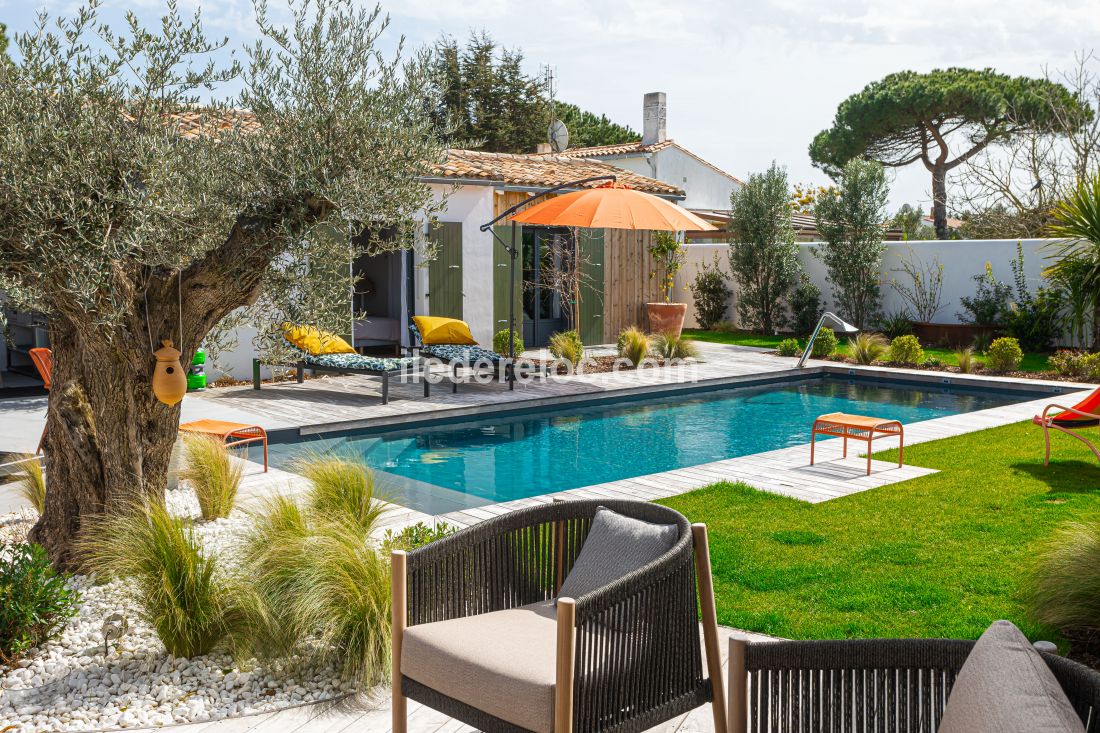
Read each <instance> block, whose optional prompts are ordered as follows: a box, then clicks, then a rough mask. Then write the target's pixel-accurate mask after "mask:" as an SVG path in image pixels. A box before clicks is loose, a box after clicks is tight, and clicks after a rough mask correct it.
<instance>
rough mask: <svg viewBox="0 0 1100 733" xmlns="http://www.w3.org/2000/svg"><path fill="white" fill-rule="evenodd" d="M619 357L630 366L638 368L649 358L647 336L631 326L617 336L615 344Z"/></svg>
mask: <svg viewBox="0 0 1100 733" xmlns="http://www.w3.org/2000/svg"><path fill="white" fill-rule="evenodd" d="M617 346H618V348H619V356H621V357H622V358H624V359H626V360H627V361H628V362H630V364H631V365H632V366H638V365H639V364H641V363H642V360H643V359H645V358H646V357H647V356H649V348H650V343H649V336H648V335H647V334H646V333H645V332H644V331H642V330H641V329H640V328H638V327H637V326H631V327H630V328H627V329H625V330H623V331H622V333H620V334H619V340H618V343H617Z"/></svg>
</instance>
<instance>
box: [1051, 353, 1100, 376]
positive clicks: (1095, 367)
mask: <svg viewBox="0 0 1100 733" xmlns="http://www.w3.org/2000/svg"><path fill="white" fill-rule="evenodd" d="M1050 365H1051V366H1052V367H1053V368H1054V370H1055V371H1056V372H1058V373H1059V374H1063V375H1065V376H1067V377H1073V378H1074V379H1084V380H1087V381H1090V382H1092V381H1100V353H1096V354H1090V353H1088V352H1087V351H1070V350H1068V349H1062V350H1060V351H1056V352H1054V353H1053V354H1052V355H1051V357H1050Z"/></svg>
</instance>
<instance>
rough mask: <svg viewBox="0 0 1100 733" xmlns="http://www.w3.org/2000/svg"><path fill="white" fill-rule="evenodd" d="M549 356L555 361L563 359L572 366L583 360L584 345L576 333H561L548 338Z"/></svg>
mask: <svg viewBox="0 0 1100 733" xmlns="http://www.w3.org/2000/svg"><path fill="white" fill-rule="evenodd" d="M549 346H550V354H551V355H552V356H554V358H556V359H565V360H566V361H568V362H569V363H570V364H572V365H573V366H577V364H580V363H581V359H583V358H584V344H583V343H582V342H581V335H580V334H579V333H577V332H576V331H562V332H560V333H555V334H553V335H552V336H550V344H549Z"/></svg>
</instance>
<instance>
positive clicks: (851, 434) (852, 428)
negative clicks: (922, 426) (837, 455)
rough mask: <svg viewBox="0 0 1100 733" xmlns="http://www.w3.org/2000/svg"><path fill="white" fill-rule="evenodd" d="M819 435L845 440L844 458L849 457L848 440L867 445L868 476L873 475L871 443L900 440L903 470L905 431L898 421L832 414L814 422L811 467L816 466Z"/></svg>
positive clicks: (899, 453)
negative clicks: (816, 445) (816, 448)
mask: <svg viewBox="0 0 1100 733" xmlns="http://www.w3.org/2000/svg"><path fill="white" fill-rule="evenodd" d="M819 435H831V436H832V437H834V438H844V457H845V458H847V457H848V439H849V438H851V439H852V440H862V441H863V442H865V443H867V475H868V476H870V475H871V441H872V440H877V439H878V438H889V437H892V436H895V435H896V436H897V438H898V468H901V458H902V451H903V450H905V429H904V428H903V427H902V426H901V423H900V422H898V421H897V420H883V419H882V418H880V417H867V416H866V415H848V414H845V413H843V412H831V413H829V414H828V415H822V416H821V417H819V418H817V419H816V420H814V427H813V430H812V431H811V432H810V465H811V466H812V465H814V443H815V442H816V441H817V436H819Z"/></svg>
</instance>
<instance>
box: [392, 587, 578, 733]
mask: <svg viewBox="0 0 1100 733" xmlns="http://www.w3.org/2000/svg"><path fill="white" fill-rule="evenodd" d="M554 614H555V608H554V606H553V601H543V602H541V603H535V604H532V605H530V606H523V607H521V608H514V609H510V610H507V611H495V612H493V613H483V614H480V615H478V616H470V617H468V618H459V619H452V620H450V621H437V622H435V623H430V624H419V625H417V626H410V627H409V628H408V629H407V630H406V631H405V636H404V640H403V642H402V645H401V672H402V674H404V675H405V676H406V677H409V678H411V679H414V680H416V681H417V682H419V683H421V684H422V685H426V686H428V687H431V688H432V689H433V690H436V691H437V692H441V693H443V694H444V695H447V696H448V697H453V698H454V699H456V700H460V701H461V702H464V703H466V704H467V705H470V706H472V707H475V708H477V709H478V710H482V711H484V712H486V713H489V714H490V715H494V716H496V717H498V718H500V719H501V720H506V721H508V722H509V723H512V724H513V725H518V726H520V727H522V728H527V729H528V730H533V731H538V732H539V733H550V732H551V731H552V730H553V729H554V675H555V664H556V649H555V643H556V636H555V634H556V629H557V625H556V622H555V615H554Z"/></svg>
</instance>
